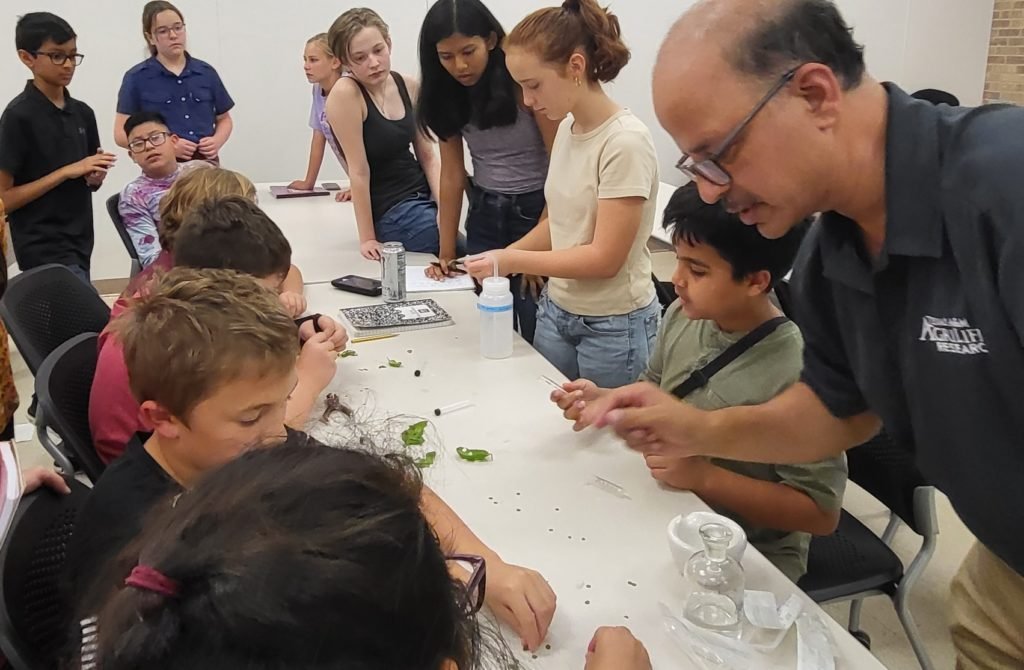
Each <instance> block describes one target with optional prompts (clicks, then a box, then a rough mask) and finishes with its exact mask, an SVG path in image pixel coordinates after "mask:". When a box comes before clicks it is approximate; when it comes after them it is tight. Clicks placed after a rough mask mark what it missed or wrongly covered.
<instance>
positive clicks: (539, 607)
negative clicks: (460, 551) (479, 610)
mask: <svg viewBox="0 0 1024 670" xmlns="http://www.w3.org/2000/svg"><path fill="white" fill-rule="evenodd" d="M484 599H485V601H486V604H487V606H488V607H490V608H491V611H492V612H494V615H495V616H496V617H498V619H499V620H500V621H502V622H503V623H505V624H507V625H508V626H509V627H511V628H512V630H514V631H515V632H516V635H518V636H519V638H520V639H521V640H522V643H523V649H528V650H529V651H536V650H537V649H538V648H539V647H540V645H541V644H542V643H543V642H544V638H546V637H547V634H548V627H549V626H550V625H551V620H552V619H553V618H554V616H555V603H556V601H557V598H556V597H555V592H554V591H552V590H551V586H550V585H549V584H548V583H547V582H546V581H545V580H544V578H543V577H542V576H541V575H540V573H539V572H535V571H533V570H528V569H527V568H521V567H519V566H518V565H511V564H509V563H505V562H504V561H501V560H496V559H493V558H492V559H489V560H488V561H487V590H486V593H485V594H484Z"/></svg>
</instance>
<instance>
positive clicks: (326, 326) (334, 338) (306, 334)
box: [299, 314, 348, 352]
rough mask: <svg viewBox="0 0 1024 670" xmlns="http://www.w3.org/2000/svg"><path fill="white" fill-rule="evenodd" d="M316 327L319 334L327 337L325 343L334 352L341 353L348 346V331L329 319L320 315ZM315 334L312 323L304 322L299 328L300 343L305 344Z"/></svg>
mask: <svg viewBox="0 0 1024 670" xmlns="http://www.w3.org/2000/svg"><path fill="white" fill-rule="evenodd" d="M316 325H317V326H320V332H321V333H322V334H323V335H326V336H327V341H328V342H329V343H330V344H331V346H332V347H334V351H336V352H341V351H344V350H345V345H347V344H348V331H346V330H345V327H344V326H342V325H341V324H340V323H338V322H337V321H335V320H334V319H332V318H331V317H329V316H324V315H322V314H321V315H320V318H319V319H317V320H316ZM315 334H316V328H314V327H313V322H312V321H304V322H303V323H302V325H301V326H299V340H300V341H302V342H305V341H306V340H308V339H309V338H311V337H313V335H315Z"/></svg>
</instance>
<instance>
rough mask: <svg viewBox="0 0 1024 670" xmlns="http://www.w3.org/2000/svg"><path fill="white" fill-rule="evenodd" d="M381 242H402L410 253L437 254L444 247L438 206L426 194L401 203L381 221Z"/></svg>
mask: <svg viewBox="0 0 1024 670" xmlns="http://www.w3.org/2000/svg"><path fill="white" fill-rule="evenodd" d="M374 232H375V233H376V235H377V241H378V242H380V243H381V244H383V243H384V242H401V243H402V244H403V245H404V246H405V250H406V251H410V252H415V253H423V254H435V255H436V254H437V252H438V251H439V250H440V246H441V237H440V233H439V232H438V230H437V203H436V202H434V201H433V200H431V199H430V196H428V195H425V194H422V193H420V194H416V195H414V196H411V197H409V198H406V199H405V200H403V201H401V202H400V203H398V204H397V205H395V206H394V207H392V208H391V209H389V210H388V211H387V212H385V213H384V216H382V217H380V218H379V219H377V221H376V223H375V225H374Z"/></svg>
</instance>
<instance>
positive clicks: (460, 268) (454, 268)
mask: <svg viewBox="0 0 1024 670" xmlns="http://www.w3.org/2000/svg"><path fill="white" fill-rule="evenodd" d="M430 265H431V266H432V267H435V268H437V269H438V270H441V269H443V268H442V267H441V263H440V261H433V262H431V264H430ZM448 272H450V273H451V274H453V275H464V274H466V259H465V258H457V259H455V260H453V261H448Z"/></svg>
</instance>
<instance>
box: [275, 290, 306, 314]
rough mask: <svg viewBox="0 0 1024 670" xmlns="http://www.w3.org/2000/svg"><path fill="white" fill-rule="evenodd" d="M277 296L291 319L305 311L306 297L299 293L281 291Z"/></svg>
mask: <svg viewBox="0 0 1024 670" xmlns="http://www.w3.org/2000/svg"><path fill="white" fill-rule="evenodd" d="M277 298H278V300H280V301H281V305H282V306H283V307H284V310H285V311H286V312H288V316H290V317H292V318H293V319H294V318H297V317H298V316H299V315H300V314H302V313H303V312H305V311H306V298H305V296H303V295H302V294H300V293H295V292H294V291H281V293H280V294H279V295H278V296H277Z"/></svg>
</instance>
